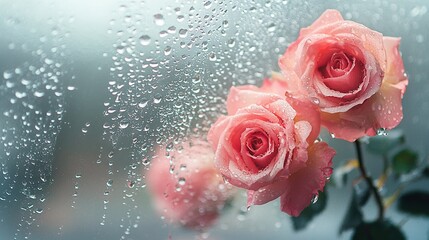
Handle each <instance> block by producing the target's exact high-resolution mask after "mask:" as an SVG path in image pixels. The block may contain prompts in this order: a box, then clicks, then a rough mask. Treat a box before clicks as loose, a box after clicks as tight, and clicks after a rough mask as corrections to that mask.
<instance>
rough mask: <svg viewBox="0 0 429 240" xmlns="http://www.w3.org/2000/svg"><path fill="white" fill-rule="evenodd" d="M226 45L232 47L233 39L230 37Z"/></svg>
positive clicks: (233, 44)
mask: <svg viewBox="0 0 429 240" xmlns="http://www.w3.org/2000/svg"><path fill="white" fill-rule="evenodd" d="M227 44H228V47H230V48H233V47H234V46H235V39H233V38H231V39H229V40H228V42H227Z"/></svg>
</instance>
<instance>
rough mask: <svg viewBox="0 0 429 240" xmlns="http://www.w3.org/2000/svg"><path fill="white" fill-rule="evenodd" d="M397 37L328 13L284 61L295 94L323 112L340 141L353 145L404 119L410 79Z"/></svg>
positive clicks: (324, 122)
mask: <svg viewBox="0 0 429 240" xmlns="http://www.w3.org/2000/svg"><path fill="white" fill-rule="evenodd" d="M398 46H399V39H398V38H389V37H383V35H382V34H381V33H378V32H376V31H373V30H371V29H369V28H367V27H365V26H363V25H361V24H358V23H355V22H352V21H345V20H343V18H342V17H341V14H340V13H339V12H338V11H336V10H327V11H326V12H324V13H323V14H322V16H320V17H319V19H317V20H316V21H315V22H314V23H313V24H312V25H311V26H309V27H307V28H303V29H302V30H301V32H300V35H299V38H298V39H297V40H296V41H295V42H294V43H292V44H291V45H290V46H289V47H288V49H287V50H286V52H285V54H284V55H283V56H282V57H281V58H280V60H279V65H280V68H281V69H282V72H283V74H284V75H285V78H286V79H287V81H289V82H294V81H298V83H294V84H290V85H291V87H290V88H289V90H288V91H289V92H290V93H292V94H297V93H298V94H305V95H307V96H308V97H309V98H310V99H311V100H312V101H313V102H314V103H315V104H317V105H318V106H319V108H320V111H321V113H322V114H321V119H322V125H324V126H325V127H327V128H328V130H329V131H330V132H331V133H333V134H334V135H335V136H336V137H338V138H341V139H345V140H348V141H354V140H356V139H357V138H359V137H362V136H364V135H370V136H373V135H375V134H376V131H377V130H378V129H380V128H385V129H391V128H394V127H396V126H397V125H398V124H399V122H400V121H401V119H402V106H401V99H402V96H403V93H404V92H405V88H406V86H407V83H408V79H407V77H406V76H405V74H404V66H403V63H402V59H401V56H400V54H399V51H398Z"/></svg>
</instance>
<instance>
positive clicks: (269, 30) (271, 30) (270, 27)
mask: <svg viewBox="0 0 429 240" xmlns="http://www.w3.org/2000/svg"><path fill="white" fill-rule="evenodd" d="M275 30H276V24H274V23H271V24H270V25H268V32H274V31H275Z"/></svg>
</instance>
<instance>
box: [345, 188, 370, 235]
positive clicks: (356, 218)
mask: <svg viewBox="0 0 429 240" xmlns="http://www.w3.org/2000/svg"><path fill="white" fill-rule="evenodd" d="M364 195H365V194H363V195H362V194H358V193H356V190H355V189H353V194H352V199H351V201H350V203H349V207H348V209H347V212H346V215H345V216H344V218H343V221H342V222H341V226H340V230H339V234H341V233H343V232H344V231H346V230H349V229H352V228H355V227H357V226H358V225H359V224H361V223H362V219H363V214H362V211H361V210H360V206H361V205H363V202H364V201H365V200H364V197H363V196H364Z"/></svg>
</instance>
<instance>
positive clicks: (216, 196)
mask: <svg viewBox="0 0 429 240" xmlns="http://www.w3.org/2000/svg"><path fill="white" fill-rule="evenodd" d="M213 159H214V155H213V151H212V150H211V148H210V145H209V144H208V143H207V142H204V141H201V140H193V141H192V142H185V143H183V150H181V151H176V152H170V157H169V158H167V157H166V151H165V149H160V150H159V151H158V152H157V153H156V157H155V158H154V159H153V160H152V163H151V166H150V169H149V172H148V173H147V176H146V178H147V184H148V187H149V191H150V193H151V194H152V197H153V200H154V203H155V205H156V209H157V210H158V212H159V213H160V214H161V215H163V216H165V217H166V219H167V220H169V221H171V222H174V223H180V224H181V225H183V226H185V227H188V228H192V229H196V230H201V229H205V228H207V227H209V226H211V225H212V224H213V223H214V221H215V220H216V218H217V217H218V215H219V211H220V210H221V209H222V208H223V207H224V204H225V201H226V200H228V198H230V197H231V196H232V193H233V191H232V188H231V186H230V185H229V184H226V183H224V181H223V179H222V177H221V176H220V175H219V174H218V172H217V170H216V169H215V168H214V165H213ZM170 161H171V162H172V164H171V165H170Z"/></svg>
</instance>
